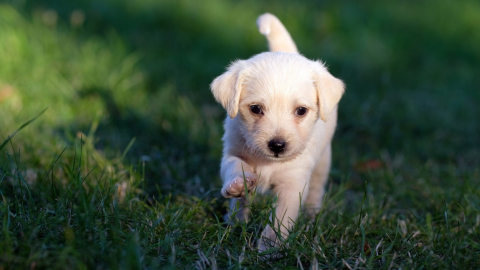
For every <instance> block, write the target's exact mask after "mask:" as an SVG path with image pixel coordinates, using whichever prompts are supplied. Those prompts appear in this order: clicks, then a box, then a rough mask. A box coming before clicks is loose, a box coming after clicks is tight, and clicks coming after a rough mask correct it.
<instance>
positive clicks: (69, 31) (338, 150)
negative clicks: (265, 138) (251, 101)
mask: <svg viewBox="0 0 480 270" xmlns="http://www.w3.org/2000/svg"><path fill="white" fill-rule="evenodd" d="M266 11H269V12H272V13H274V14H276V15H278V16H279V17H280V18H281V19H282V20H283V21H284V23H285V25H286V26H287V28H288V29H289V30H290V31H291V33H292V35H293V38H294V39H295V40H296V42H297V45H298V47H299V49H300V50H301V52H302V53H303V54H304V55H306V56H307V57H309V58H312V59H322V60H324V61H326V62H327V64H328V66H329V68H330V70H331V72H332V73H333V74H334V75H335V76H337V77H340V78H341V79H342V80H344V81H345V83H346V85H347V92H346V95H345V96H344V98H343V99H342V101H341V103H340V111H339V125H338V129H337V132H336V135H335V139H334V143H333V149H334V154H333V155H334V161H333V167H332V171H331V175H330V181H329V183H328V184H327V187H326V188H327V196H326V198H325V203H324V207H323V209H322V212H321V213H320V214H319V215H318V216H317V217H316V219H315V220H308V219H307V218H305V217H302V218H300V219H299V221H298V222H297V224H296V226H295V228H293V229H292V232H291V234H290V236H289V238H288V239H286V240H285V244H284V245H282V246H280V247H278V248H276V249H272V250H270V251H269V252H268V253H269V254H263V255H259V254H258V252H257V251H256V249H255V247H256V244H255V242H256V240H257V239H258V237H259V235H260V232H261V229H262V226H264V225H265V223H266V222H267V221H268V216H269V213H270V211H271V209H272V205H273V204H274V200H275V198H273V197H272V196H265V197H261V196H256V197H257V198H256V199H255V201H253V203H252V205H251V208H252V212H253V215H252V220H251V221H250V222H249V223H248V224H238V225H235V226H229V225H227V224H226V223H225V222H224V221H223V219H222V216H223V215H224V214H225V212H226V205H227V202H226V201H225V200H224V199H222V198H221V196H220V192H219V188H220V186H221V182H220V179H219V175H218V168H219V161H220V157H221V143H220V141H221V136H222V132H223V131H222V121H223V117H224V115H225V113H224V111H223V109H222V108H221V107H220V106H219V105H218V104H216V103H215V102H214V100H213V98H212V96H211V94H210V92H209V88H208V84H209V83H210V82H211V81H212V79H213V78H214V77H215V76H218V75H219V74H221V73H222V72H223V70H224V68H225V66H226V65H227V64H228V63H229V62H230V61H232V60H234V59H237V58H248V57H250V56H251V55H254V54H256V53H259V52H261V51H264V50H265V49H266V47H267V46H266V41H265V40H264V39H263V37H262V36H261V35H260V34H258V32H257V29H256V27H255V24H254V21H255V19H256V17H257V16H258V15H259V14H261V13H262V12H266ZM479 12H480V5H479V4H478V2H477V1H468V0H465V1H456V2H455V5H453V3H452V2H451V1H446V0H445V1H444V0H441V1H421V2H416V3H413V2H395V3H394V2H388V3H387V2H381V1H365V2H363V3H362V4H361V5H360V4H356V3H354V2H347V1H335V2H334V1H322V2H318V3H317V2H313V1H304V2H295V3H294V2H290V1H280V2H278V1H275V2H274V1H262V2H258V1H241V2H238V1H219V0H207V1H202V2H200V1H187V0H180V1H153V0H146V1H137V2H135V1H124V0H117V1H113V0H105V1H101V2H99V1H90V0H85V1H58V0H40V1H30V0H26V1H14V0H8V1H0V116H1V117H0V151H1V155H0V197H1V198H0V216H1V230H0V269H25V268H28V269H65V268H75V269H83V268H86V269H91V268H98V269H104V268H113V269H120V268H124V269H140V268H181V269H182V268H183V269H192V268H198V269H207V268H211V269H227V268H228V269H230V268H233V269H237V268H238V269H240V268H282V269H283V268H296V269H297V268H301V269H302V268H303V269H317V268H343V269H354V268H376V269H377V268H378V269H398V268H403V269H405V268H406V269H413V268H415V269H417V268H418V269H420V268H424V269H433V268H436V269H448V268H459V269H477V268H479V267H480V262H479V259H478V258H480V187H479V185H478V183H479V180H480V169H479V167H478V164H479V161H480V140H479V139H478V138H479V137H480V125H479V122H478V119H477V118H478V115H480V107H478V100H480V92H479V91H478V85H479V81H478V76H477V75H478V74H477V73H478V63H480V52H479V51H478V49H477V47H478V44H479V43H480V33H479V32H478V31H477V28H478V25H479V24H480V17H478V13H479ZM45 108H47V109H46V111H45V112H44V113H43V114H41V115H40V116H39V117H38V118H36V119H35V120H34V121H32V122H29V120H31V119H34V117H36V116H38V115H39V114H40V113H41V112H42V111H43V110H44V109H45ZM26 123H28V125H24V124H26ZM20 129H21V130H20ZM17 130H19V131H18V132H16V131H17ZM12 135H14V136H12ZM4 142H5V143H4Z"/></svg>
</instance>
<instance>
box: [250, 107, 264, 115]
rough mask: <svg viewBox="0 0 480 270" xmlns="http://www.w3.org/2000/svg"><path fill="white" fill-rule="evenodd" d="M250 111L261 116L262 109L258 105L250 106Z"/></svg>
mask: <svg viewBox="0 0 480 270" xmlns="http://www.w3.org/2000/svg"><path fill="white" fill-rule="evenodd" d="M250 111H251V112H252V113H254V114H263V111H262V107H260V106H258V105H251V106H250Z"/></svg>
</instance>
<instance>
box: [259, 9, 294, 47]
mask: <svg viewBox="0 0 480 270" xmlns="http://www.w3.org/2000/svg"><path fill="white" fill-rule="evenodd" d="M257 26H258V30H260V33H261V34H262V35H264V36H266V37H267V40H268V47H269V48H270V51H271V52H288V53H298V50H297V46H295V42H293V39H292V37H291V36H290V34H289V33H288V31H287V29H286V28H285V26H283V24H282V22H280V20H279V19H278V18H277V17H275V16H274V15H272V14H270V13H265V14H263V15H260V17H258V19H257Z"/></svg>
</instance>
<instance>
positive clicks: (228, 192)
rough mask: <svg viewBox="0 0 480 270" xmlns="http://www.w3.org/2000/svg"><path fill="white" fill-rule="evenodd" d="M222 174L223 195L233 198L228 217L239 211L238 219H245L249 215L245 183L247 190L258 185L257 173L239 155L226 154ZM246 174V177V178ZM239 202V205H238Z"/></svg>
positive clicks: (223, 159)
mask: <svg viewBox="0 0 480 270" xmlns="http://www.w3.org/2000/svg"><path fill="white" fill-rule="evenodd" d="M220 171H221V176H222V180H223V187H222V195H223V196H224V197H225V198H232V201H231V202H230V209H229V210H230V211H229V213H228V217H229V219H230V220H232V218H231V216H230V215H231V214H232V212H237V219H238V220H240V221H243V220H245V219H246V216H247V215H248V210H247V208H245V207H244V205H245V204H246V199H245V198H244V197H245V185H244V184H245V183H246V184H247V187H246V189H247V191H248V192H250V191H251V190H252V189H253V188H254V187H255V186H256V185H257V180H258V179H257V175H256V174H255V173H254V170H253V168H252V166H250V165H249V164H248V163H246V162H245V161H244V160H242V159H241V158H239V157H235V156H229V155H225V156H224V157H223V158H222V164H221V170H220ZM244 176H245V179H244ZM237 202H239V207H237Z"/></svg>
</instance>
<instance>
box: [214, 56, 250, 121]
mask: <svg viewBox="0 0 480 270" xmlns="http://www.w3.org/2000/svg"><path fill="white" fill-rule="evenodd" d="M245 66H246V61H242V60H238V61H235V62H233V63H232V64H231V65H230V66H229V67H228V70H227V72H225V73H223V74H222V75H220V76H218V77H217V78H215V80H213V82H212V84H211V85H210V88H211V89H212V93H213V96H214V97H215V100H217V102H218V103H220V104H222V106H223V108H225V110H226V111H227V113H228V116H230V118H234V117H235V116H236V115H237V113H238V103H239V102H240V94H241V92H242V87H243V77H244V75H243V73H242V71H244V69H245Z"/></svg>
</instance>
